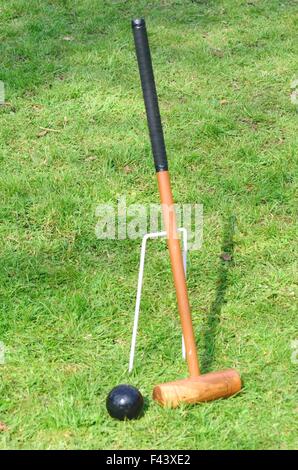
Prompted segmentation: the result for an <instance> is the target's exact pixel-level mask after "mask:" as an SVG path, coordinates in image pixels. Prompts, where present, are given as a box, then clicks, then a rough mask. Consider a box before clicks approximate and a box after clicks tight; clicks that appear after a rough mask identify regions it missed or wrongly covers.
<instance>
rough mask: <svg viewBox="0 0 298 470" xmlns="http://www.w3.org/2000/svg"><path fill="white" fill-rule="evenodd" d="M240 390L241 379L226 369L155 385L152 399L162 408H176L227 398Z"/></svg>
mask: <svg viewBox="0 0 298 470" xmlns="http://www.w3.org/2000/svg"><path fill="white" fill-rule="evenodd" d="M240 390H241V379H240V376H239V374H238V372H237V371H236V370H234V369H227V370H223V371H219V372H210V373H208V374H203V375H199V376H198V377H190V378H188V379H183V380H176V381H175V382H167V383H163V384H159V385H156V386H155V387H154V389H153V398H154V400H156V401H157V402H158V403H159V404H160V405H162V406H165V407H169V408H176V407H177V406H178V405H179V404H180V403H198V402H205V401H211V400H217V399H218V398H228V397H230V396H231V395H234V394H235V393H237V392H239V391H240Z"/></svg>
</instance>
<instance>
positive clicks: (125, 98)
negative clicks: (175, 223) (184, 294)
mask: <svg viewBox="0 0 298 470" xmlns="http://www.w3.org/2000/svg"><path fill="white" fill-rule="evenodd" d="M296 7H297V4H296V2H295V1H287V0H284V1H283V2H279V1H277V0H263V1H258V0H252V1H250V2H248V1H245V0H225V1H207V0H206V1H204V0H201V1H199V0H198V1H190V0H176V1H174V0H173V1H170V0H163V1H151V2H147V1H144V0H138V1H137V0H136V1H130V0H128V1H126V2H125V1H118V2H117V1H116V0H115V1H112V0H110V1H103V0H98V1H91V0H85V1H79V0H74V1H73V0H72V1H70V0H69V1H68V0H64V1H62V0H61V1H59V0H51V1H47V2H42V1H39V0H31V1H29V2H28V1H25V0H4V1H2V2H1V7H0V12H1V20H0V21H1V27H0V39H1V61H2V66H1V67H2V68H1V73H0V80H2V81H3V82H4V83H5V89H6V100H7V103H6V105H5V106H0V119H1V124H0V165H1V174H0V191H1V205H0V243H1V253H0V340H1V341H3V342H4V343H5V345H6V348H7V353H6V363H5V365H1V366H0V380H1V383H0V421H1V422H2V423H5V424H6V426H7V430H6V431H3V432H0V446H1V448H5V449H23V448H31V449H44V448H46V449H53V448H60V449H65V448H66V449H70V448H100V449H104V448H112V449H131V448H136V449H143V448H150V449H152V448H154V449H163V448H168V449H273V448H278V449H294V448H296V447H297V412H298V408H297V406H298V404H297V367H298V366H297V364H293V363H292V362H291V353H292V350H291V341H293V340H295V339H297V338H298V332H297V260H296V254H297V235H298V230H297V170H298V164H297V107H295V106H294V105H293V104H292V103H291V101H290V92H291V88H290V85H291V81H292V80H293V79H294V78H295V77H296V78H297V73H298V67H297V65H298V64H297V41H296V40H297V36H296V31H297V15H296V13H297V9H296ZM139 15H144V16H145V17H146V19H147V23H148V29H149V34H150V42H151V47H152V55H153V61H154V66H155V75H156V80H157V85H158V92H159V97H160V106H161V113H162V116H163V121H164V128H165V135H166V141H167V145H168V154H169V160H170V169H171V173H172V179H173V182H174V196H175V199H176V200H177V201H179V202H181V203H183V202H188V203H201V204H203V206H204V243H203V246H202V249H201V250H199V251H193V252H191V253H190V264H189V271H188V272H189V288H190V298H191V304H192V308H193V319H194V325H195V331H196V337H197V340H198V346H199V349H200V356H201V360H202V365H203V371H205V372H206V371H207V370H216V369H220V368H226V367H236V368H237V369H238V370H239V371H240V373H241V376H242V378H243V380H244V389H243V391H242V393H241V394H239V395H238V396H236V397H234V398H231V399H228V400H223V401H217V402H213V403H209V404H203V405H197V406H193V407H186V406H184V407H181V408H179V409H176V410H168V409H162V408H160V407H159V406H158V405H156V404H155V403H154V402H153V401H152V400H151V390H152V387H153V385H154V384H156V383H158V382H160V381H166V380H174V379H176V378H179V377H184V376H185V375H186V373H187V371H186V366H185V364H184V363H183V362H182V360H181V358H180V329H179V321H178V315H177V311H176V304H175V294H174V291H173V287H172V281H171V276H170V267H169V260H168V256H167V252H166V249H165V244H164V243H163V242H152V243H151V244H150V247H149V253H150V254H149V256H150V261H149V262H148V263H147V266H146V276H145V288H144V298H143V302H142V318H141V324H140V335H139V338H138V350H137V358H136V359H137V360H136V367H135V370H134V372H133V374H132V376H128V374H127V362H128V354H129V342H130V333H131V326H132V317H133V309H134V300H135V288H136V281H137V270H138V260H139V248H140V241H139V240H135V241H133V240H124V241H107V240H106V241H102V240H97V239H96V237H95V232H94V229H95V225H96V216H95V209H96V206H97V205H98V204H100V203H103V202H112V203H115V202H116V200H117V197H118V196H120V195H126V198H127V203H135V202H142V203H149V202H158V195H157V191H156V182H155V178H154V171H153V166H152V157H151V151H150V145H149V142H148V137H147V129H146V121H145V116H144V105H143V101H142V97H141V92H140V84H139V77H138V71H137V66H136V60H135V53H134V48H133V42H132V35H131V31H130V19H131V17H133V16H139ZM65 38H66V39H71V40H66V39H65ZM41 128H52V129H55V130H57V131H59V132H48V133H47V134H46V135H44V136H39V137H38V135H39V134H40V133H41V131H42V129H41ZM127 165H128V166H129V167H130V169H131V171H130V172H129V173H127V172H125V167H126V166H127ZM223 249H228V250H230V251H232V250H233V261H232V262H230V263H224V262H223V261H221V260H220V256H219V255H220V253H221V251H222V250H223ZM148 260H149V258H148ZM161 286H162V287H161ZM121 382H122V383H123V382H130V383H133V384H134V385H136V386H138V387H140V389H141V391H142V392H143V394H144V395H145V397H147V399H148V409H147V411H146V414H145V416H144V417H143V418H142V419H141V420H138V421H135V422H125V423H121V422H117V421H113V420H111V419H110V418H109V417H108V416H107V413H106V410H105V397H106V394H107V392H108V391H109V389H110V388H111V387H112V386H114V385H116V384H118V383H121Z"/></svg>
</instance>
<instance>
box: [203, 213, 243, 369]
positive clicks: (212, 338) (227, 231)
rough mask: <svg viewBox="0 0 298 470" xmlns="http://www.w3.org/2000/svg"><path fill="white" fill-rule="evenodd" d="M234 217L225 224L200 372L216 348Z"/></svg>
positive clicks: (229, 261)
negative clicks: (214, 293) (215, 287)
mask: <svg viewBox="0 0 298 470" xmlns="http://www.w3.org/2000/svg"><path fill="white" fill-rule="evenodd" d="M235 223H236V217H235V216H230V217H229V218H228V220H227V222H226V224H225V227H224V233H223V241H222V247H221V249H222V254H221V260H220V265H219V268H218V275H217V289H216V295H215V299H214V301H213V303H212V305H211V307H210V311H209V314H208V319H207V325H206V330H205V334H204V343H203V348H202V349H203V351H204V352H203V357H202V360H201V364H202V371H203V372H204V373H205V372H209V371H210V369H211V368H212V364H213V361H214V355H215V347H216V334H217V329H218V325H219V322H220V314H221V309H222V306H223V304H224V303H226V299H225V294H226V290H227V287H228V284H229V271H230V269H231V267H232V265H233V261H232V260H233V252H234V233H235Z"/></svg>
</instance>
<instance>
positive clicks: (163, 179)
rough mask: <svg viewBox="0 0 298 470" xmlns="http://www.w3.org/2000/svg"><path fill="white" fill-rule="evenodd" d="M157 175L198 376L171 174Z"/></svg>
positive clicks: (190, 358) (193, 366)
mask: <svg viewBox="0 0 298 470" xmlns="http://www.w3.org/2000/svg"><path fill="white" fill-rule="evenodd" d="M156 175H157V181H158V188H159V194H160V200H161V204H162V211H163V218H164V224H165V228H166V232H167V243H168V248H169V252H170V259H171V266H172V272H173V277H174V284H175V289H176V296H177V302H178V310H179V314H180V321H181V326H182V331H183V337H184V341H185V349H186V358H187V364H188V369H189V373H190V375H191V377H197V376H198V375H199V374H200V369H199V361H198V356H197V348H196V342H195V336H194V332H193V326H192V321H191V312H190V306H189V300H188V294H187V286H186V279H185V272H184V267H183V258H182V253H181V248H180V242H179V239H178V233H177V226H176V217H175V211H174V201H173V196H172V191H171V184H170V176H169V172H168V171H159V172H158V173H156Z"/></svg>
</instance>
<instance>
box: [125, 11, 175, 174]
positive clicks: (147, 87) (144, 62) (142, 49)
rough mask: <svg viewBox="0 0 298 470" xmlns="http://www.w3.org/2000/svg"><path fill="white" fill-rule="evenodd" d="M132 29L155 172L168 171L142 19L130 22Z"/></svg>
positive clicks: (146, 37)
mask: <svg viewBox="0 0 298 470" xmlns="http://www.w3.org/2000/svg"><path fill="white" fill-rule="evenodd" d="M132 29H133V35H134V40H135V47H136V53H137V59H138V65H139V71H140V77H141V83H142V90H143V96H144V101H145V107H146V114H147V122H148V128H149V134H150V140H151V146H152V152H153V157H154V164H155V169H156V171H157V172H158V171H164V170H167V169H168V162H167V154H166V146H165V141H164V135H163V131H162V125H161V119H160V112H159V106H158V99H157V93H156V87H155V81H154V74H153V68H152V61H151V54H150V48H149V43H148V36H147V30H146V23H145V20H144V19H143V18H141V19H135V20H132Z"/></svg>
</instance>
